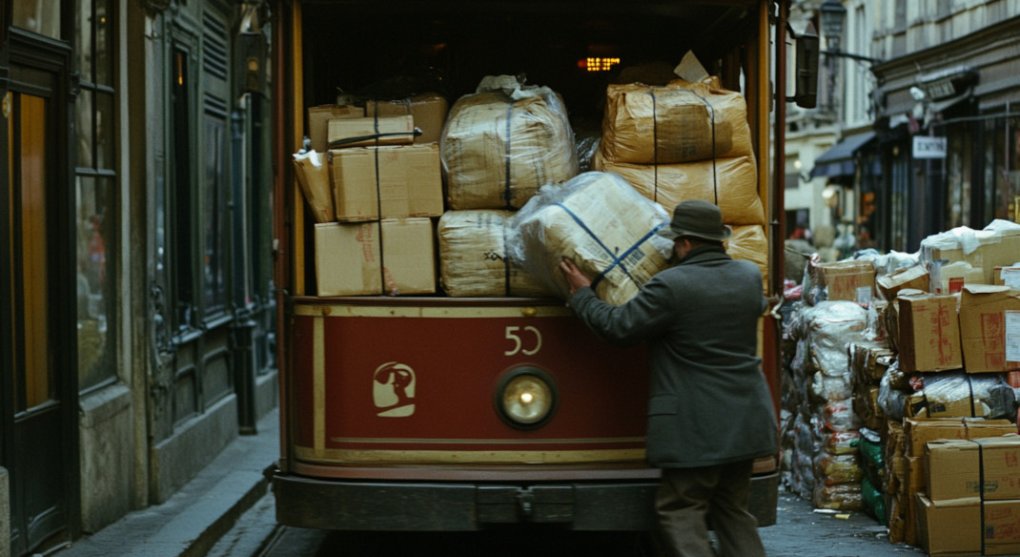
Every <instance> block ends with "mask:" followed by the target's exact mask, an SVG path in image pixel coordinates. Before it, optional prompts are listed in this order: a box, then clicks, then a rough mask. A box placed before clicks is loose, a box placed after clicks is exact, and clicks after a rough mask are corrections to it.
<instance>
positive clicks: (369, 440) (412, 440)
mask: <svg viewBox="0 0 1020 557" xmlns="http://www.w3.org/2000/svg"><path fill="white" fill-rule="evenodd" d="M329 440H330V441H332V442H334V443H365V444H385V443H409V444H415V445H569V444H575V445H595V444H600V443H644V442H645V438H644V437H593V438H566V439H437V438H434V437H429V438H424V437H423V438H416V437H407V438H404V437H330V438H329Z"/></svg>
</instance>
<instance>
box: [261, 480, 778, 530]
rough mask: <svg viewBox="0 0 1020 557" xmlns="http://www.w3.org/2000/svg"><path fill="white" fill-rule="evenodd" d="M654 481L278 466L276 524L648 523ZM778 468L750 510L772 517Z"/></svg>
mask: <svg viewBox="0 0 1020 557" xmlns="http://www.w3.org/2000/svg"><path fill="white" fill-rule="evenodd" d="M657 486H658V482H657V481H622V482H612V481H583V482H582V481H578V482H556V483H535V484H528V485H525V484H509V483H499V482H493V483H472V482H465V483H458V482H414V481H405V482H394V481H385V482H375V481H367V480H332V479H331V480H326V479H314V478H308V477H303V476H297V475H291V474H282V473H277V474H276V475H274V477H273V491H274V494H275V497H276V518H277V521H279V522H280V523H281V524H284V525H287V526H295V527H301V528H319V529H329V530H366V531H371V530H393V531H472V530H482V529H485V528H487V527H492V526H497V525H505V524H551V525H560V526H561V527H563V528H565V529H570V530H579V531H609V530H615V531H642V530H650V529H652V528H654V527H655V511H654V501H655V490H656V488H657ZM777 489H778V474H768V475H765V476H758V477H755V479H754V481H753V482H752V495H751V507H752V508H751V510H752V513H753V514H755V516H756V517H757V518H758V522H759V524H760V525H763V526H765V525H770V524H774V523H775V509H776V497H777Z"/></svg>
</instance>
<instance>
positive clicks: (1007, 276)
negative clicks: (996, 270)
mask: <svg viewBox="0 0 1020 557" xmlns="http://www.w3.org/2000/svg"><path fill="white" fill-rule="evenodd" d="M1002 284H1005V285H1006V286H1008V287H1010V288H1012V289H1013V290H1020V267H1003V269H1002Z"/></svg>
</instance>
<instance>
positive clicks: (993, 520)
mask: <svg viewBox="0 0 1020 557" xmlns="http://www.w3.org/2000/svg"><path fill="white" fill-rule="evenodd" d="M983 507H984V509H983V510H984V532H985V540H984V542H985V552H984V554H985V555H1020V501H1017V500H1010V501H985V502H984V505H983Z"/></svg>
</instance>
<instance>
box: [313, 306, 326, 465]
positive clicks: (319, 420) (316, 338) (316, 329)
mask: <svg viewBox="0 0 1020 557" xmlns="http://www.w3.org/2000/svg"><path fill="white" fill-rule="evenodd" d="M325 339H326V327H325V322H324V320H323V319H322V318H321V317H319V318H317V319H313V320H312V400H313V402H312V404H313V405H314V406H315V408H314V410H313V412H314V414H313V416H315V418H314V422H313V427H314V432H315V435H314V439H315V453H316V454H317V455H322V454H323V451H325V450H326V340H325Z"/></svg>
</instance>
